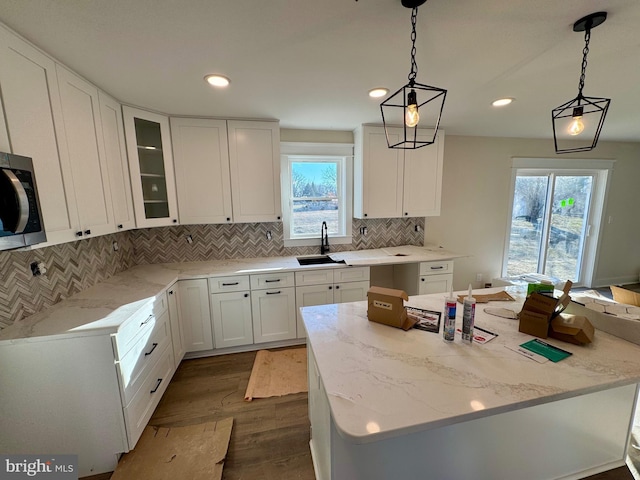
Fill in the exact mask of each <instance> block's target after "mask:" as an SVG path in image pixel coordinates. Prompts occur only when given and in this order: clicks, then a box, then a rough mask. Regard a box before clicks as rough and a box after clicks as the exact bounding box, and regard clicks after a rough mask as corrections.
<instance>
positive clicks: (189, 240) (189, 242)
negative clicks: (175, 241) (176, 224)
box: [186, 234, 193, 245]
mask: <svg viewBox="0 0 640 480" xmlns="http://www.w3.org/2000/svg"><path fill="white" fill-rule="evenodd" d="M186 238H187V243H188V244H189V245H191V244H192V243H193V237H192V236H191V234H189V235H186Z"/></svg>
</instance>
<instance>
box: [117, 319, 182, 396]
mask: <svg viewBox="0 0 640 480" xmlns="http://www.w3.org/2000/svg"><path fill="white" fill-rule="evenodd" d="M168 320H169V314H168V313H167V312H165V313H163V314H162V315H161V316H160V317H158V320H157V322H156V323H155V325H154V326H153V328H152V329H151V330H149V332H148V334H145V335H140V336H138V337H137V338H138V340H137V341H136V342H135V343H134V345H133V347H131V349H130V350H129V351H128V352H127V354H126V355H125V356H124V358H122V360H120V362H119V363H118V374H119V376H120V378H119V380H120V386H121V387H120V388H121V394H122V403H123V405H127V404H128V403H129V401H130V400H131V398H132V397H133V396H134V395H135V393H136V392H137V391H138V390H139V388H140V385H141V383H142V382H143V381H144V378H145V376H146V374H147V373H148V371H149V370H150V369H151V368H152V367H153V366H154V365H155V363H156V362H157V361H158V358H159V357H160V353H161V352H162V351H163V350H164V349H165V347H166V346H167V345H168V344H169V339H170V338H171V334H170V333H169V321H168Z"/></svg>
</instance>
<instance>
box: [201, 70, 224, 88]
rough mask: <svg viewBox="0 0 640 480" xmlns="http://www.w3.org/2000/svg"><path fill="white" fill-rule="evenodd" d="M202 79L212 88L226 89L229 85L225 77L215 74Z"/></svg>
mask: <svg viewBox="0 0 640 480" xmlns="http://www.w3.org/2000/svg"><path fill="white" fill-rule="evenodd" d="M204 79H205V80H206V81H207V82H208V83H209V85H212V86H214V87H226V86H227V85H229V83H231V81H230V80H229V79H228V78H227V77H225V76H224V75H219V74H217V73H212V74H211V75H207V76H206V77H204Z"/></svg>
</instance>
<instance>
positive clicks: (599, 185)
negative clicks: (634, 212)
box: [502, 157, 616, 287]
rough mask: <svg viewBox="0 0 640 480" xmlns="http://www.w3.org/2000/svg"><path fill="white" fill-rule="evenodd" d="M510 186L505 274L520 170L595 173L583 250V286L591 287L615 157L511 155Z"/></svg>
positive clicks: (503, 259) (503, 264)
mask: <svg viewBox="0 0 640 480" xmlns="http://www.w3.org/2000/svg"><path fill="white" fill-rule="evenodd" d="M511 160H512V162H511V186H510V188H509V210H508V215H507V229H506V231H505V235H504V248H503V250H502V255H503V258H502V275H503V276H505V275H506V271H507V262H508V260H509V234H510V232H511V215H512V212H513V195H514V193H515V185H516V176H517V174H518V170H520V171H525V170H527V169H532V170H534V169H535V170H538V171H540V173H542V174H546V173H547V172H545V170H547V171H549V170H555V171H557V170H572V171H574V172H576V173H583V174H591V175H594V179H595V185H594V188H593V198H592V204H593V209H592V210H591V211H590V212H589V219H588V222H589V225H590V229H589V230H590V231H589V238H588V242H587V244H586V245H585V249H584V258H585V259H588V261H584V260H583V268H582V272H583V275H582V282H581V283H582V285H585V286H587V287H591V286H592V284H593V281H594V275H595V267H596V265H597V264H598V260H599V257H600V236H601V235H602V232H603V230H604V223H605V222H604V221H603V215H604V212H605V211H606V208H607V192H608V191H609V185H610V183H611V172H612V171H613V167H614V164H615V162H616V161H615V160H599V159H590V158H582V159H579V158H519V157H518V158H516V157H514V158H512V159H511Z"/></svg>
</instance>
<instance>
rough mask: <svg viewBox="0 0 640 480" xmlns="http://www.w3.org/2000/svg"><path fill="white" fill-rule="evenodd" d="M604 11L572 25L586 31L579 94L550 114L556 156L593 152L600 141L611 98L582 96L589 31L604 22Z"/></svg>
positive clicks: (605, 15)
mask: <svg viewBox="0 0 640 480" xmlns="http://www.w3.org/2000/svg"><path fill="white" fill-rule="evenodd" d="M606 18H607V13H606V12H596V13H592V14H591V15H587V16H586V17H583V18H581V19H580V20H578V21H577V22H575V23H574V25H573V31H574V32H585V34H584V42H585V44H584V49H583V50H582V66H581V73H580V81H579V83H578V95H577V96H576V97H575V98H574V99H573V100H570V101H568V102H566V103H563V104H562V105H560V106H559V107H556V108H554V109H553V110H552V111H551V120H552V122H553V141H554V145H555V149H556V153H575V152H586V151H589V150H593V149H594V148H595V147H596V145H597V143H598V139H599V138H600V132H601V131H602V126H603V125H604V120H605V117H606V115H607V111H608V110H609V104H610V103H611V99H609V98H602V97H586V96H584V95H583V94H582V90H583V88H584V80H585V72H586V69H587V55H588V54H589V42H590V40H591V29H593V28H595V27H597V26H598V25H600V24H601V23H603V22H604V21H605V20H606Z"/></svg>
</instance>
